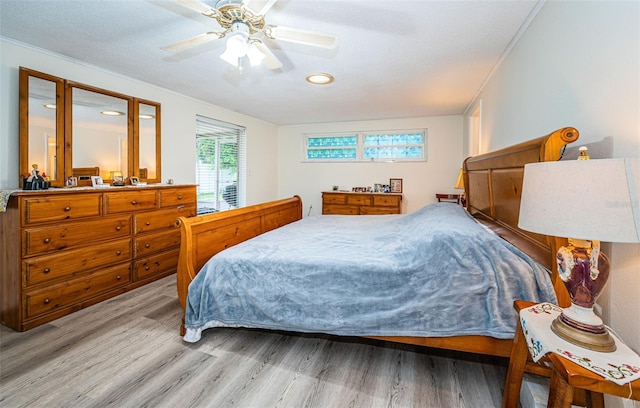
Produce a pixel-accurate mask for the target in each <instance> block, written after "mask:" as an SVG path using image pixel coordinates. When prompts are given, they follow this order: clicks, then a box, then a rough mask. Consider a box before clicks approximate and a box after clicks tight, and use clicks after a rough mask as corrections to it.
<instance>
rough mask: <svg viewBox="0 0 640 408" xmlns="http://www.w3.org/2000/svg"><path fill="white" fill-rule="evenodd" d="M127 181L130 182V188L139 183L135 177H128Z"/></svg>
mask: <svg viewBox="0 0 640 408" xmlns="http://www.w3.org/2000/svg"><path fill="white" fill-rule="evenodd" d="M129 181H130V182H131V185H132V186H135V185H137V184H138V183H139V182H140V179H138V178H137V177H136V176H131V177H129Z"/></svg>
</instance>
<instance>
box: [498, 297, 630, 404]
mask: <svg viewBox="0 0 640 408" xmlns="http://www.w3.org/2000/svg"><path fill="white" fill-rule="evenodd" d="M533 305H535V303H532V302H525V301H522V300H516V301H515V302H514V308H515V309H516V312H517V313H518V315H519V314H520V310H522V309H525V308H527V307H530V306H533ZM543 361H544V362H548V363H550V365H549V366H545V365H542V364H537V363H534V362H533V361H532V359H531V355H530V354H529V349H528V348H527V340H526V338H525V336H524V333H523V331H522V325H521V324H520V323H518V324H517V325H516V334H515V337H514V340H513V346H512V349H511V356H510V360H509V369H508V371H507V379H506V382H505V387H504V393H503V396H502V407H503V408H512V407H518V404H519V400H520V386H521V384H522V377H523V376H524V373H525V371H526V372H529V373H532V374H537V375H542V376H545V377H551V386H550V388H549V400H548V403H547V404H548V405H547V407H554V408H560V407H563V408H564V407H571V404H572V401H573V402H574V403H576V404H578V405H581V406H585V405H587V406H590V407H594V408H595V407H604V398H603V394H610V395H615V396H619V397H623V398H631V399H634V400H640V380H636V381H632V382H631V383H629V384H626V385H617V384H615V383H613V382H611V381H608V380H606V379H605V378H604V377H601V376H599V375H597V374H595V373H593V372H591V371H589V370H587V369H585V368H583V367H580V366H579V365H577V364H575V363H573V362H572V361H569V360H568V359H566V358H564V357H561V356H559V355H557V354H555V353H548V354H547V355H545V356H544V357H543V358H542V360H540V362H543Z"/></svg>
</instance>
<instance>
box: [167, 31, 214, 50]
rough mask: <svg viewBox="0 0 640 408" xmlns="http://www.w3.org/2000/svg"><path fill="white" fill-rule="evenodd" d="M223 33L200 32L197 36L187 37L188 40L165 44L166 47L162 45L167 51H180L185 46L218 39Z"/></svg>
mask: <svg viewBox="0 0 640 408" xmlns="http://www.w3.org/2000/svg"><path fill="white" fill-rule="evenodd" d="M220 34H221V33H217V32H214V31H210V32H208V33H203V34H198V35H196V36H195V37H191V38H187V39H186V40H183V41H180V42H177V43H175V44H171V45H165V46H164V47H160V48H161V49H163V50H165V51H180V50H183V49H185V48H189V47H193V46H195V45H198V44H202V43H205V42H207V41H212V40H217V39H218V38H220V37H221V36H220Z"/></svg>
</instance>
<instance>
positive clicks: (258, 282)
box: [177, 128, 578, 357]
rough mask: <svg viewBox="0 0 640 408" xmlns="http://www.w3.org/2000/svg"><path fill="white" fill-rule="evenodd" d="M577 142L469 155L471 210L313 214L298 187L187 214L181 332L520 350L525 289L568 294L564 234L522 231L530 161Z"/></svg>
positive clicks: (568, 133) (543, 295)
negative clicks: (518, 325)
mask: <svg viewBox="0 0 640 408" xmlns="http://www.w3.org/2000/svg"><path fill="white" fill-rule="evenodd" d="M577 139H578V131H577V130H576V129H574V128H563V129H559V130H557V131H555V132H553V133H551V134H549V135H547V136H543V137H540V138H536V139H534V140H531V141H528V142H524V143H520V144H518V145H515V146H511V147H508V148H505V149H501V150H499V151H496V152H492V153H488V154H484V155H480V156H475V157H470V158H467V159H466V160H465V161H464V163H463V168H464V178H465V190H466V191H465V193H466V197H467V211H464V210H463V209H462V208H461V207H460V206H457V205H455V204H450V203H440V204H432V205H429V206H427V207H425V208H423V209H421V210H419V211H416V212H414V213H411V214H402V215H384V216H358V217H354V216H326V215H324V216H314V217H306V218H304V219H303V217H302V201H301V199H300V197H297V196H295V197H292V198H288V199H283V200H277V201H274V202H269V203H263V204H258V205H253V206H249V207H243V208H238V209H234V210H230V211H225V212H220V213H215V214H210V215H205V216H199V217H193V218H180V219H179V220H178V225H179V227H180V231H181V247H180V255H179V260H178V275H177V285H178V297H179V300H180V304H181V306H182V308H183V310H185V316H186V318H185V317H183V319H182V324H181V327H180V333H181V335H183V336H184V339H185V340H186V341H197V340H198V339H199V337H200V333H201V332H202V330H204V329H207V328H211V327H257V328H263V329H275V330H288V331H301V332H320V333H327V334H333V335H345V336H362V337H368V338H375V339H381V340H387V341H394V342H401V343H408V344H415V345H422V346H429V347H437V348H443V349H450V350H457V351H465V352H473V353H480V354H489V355H495V356H502V357H508V356H509V353H510V349H511V341H512V338H513V332H514V328H515V322H516V320H515V315H514V313H513V309H512V304H513V300H514V299H516V298H524V299H526V300H549V299H550V298H551V299H552V300H554V301H557V302H558V304H560V305H561V306H566V305H568V303H569V300H568V295H567V294H566V289H564V286H563V284H562V282H561V281H560V280H559V277H558V274H557V270H556V264H555V261H554V254H555V248H556V247H557V245H562V244H563V242H561V241H560V240H558V239H556V238H552V237H546V236H542V235H538V234H532V233H528V232H525V231H522V230H519V229H518V228H517V221H518V212H519V204H520V201H519V200H520V188H521V186H522V176H523V171H524V169H523V167H524V164H525V163H530V162H537V161H551V160H558V159H559V158H560V157H561V152H562V151H563V149H564V147H565V146H566V145H567V144H568V143H571V142H574V141H575V140H577ZM445 217H446V218H445ZM445 219H446V220H447V221H446V222H443V221H439V220H445ZM311 231H313V232H311ZM336 231H342V233H337V232H336ZM345 231H346V232H345ZM367 231H369V233H367ZM372 231H375V233H373V232H372ZM418 232H421V233H420V234H418ZM424 232H426V233H424ZM413 236H420V238H419V239H409V238H408V237H413ZM291 242H294V244H291ZM351 246H354V247H356V248H357V250H356V251H351V250H348V249H349V248H350V247H351ZM456 253H460V254H459V255H460V256H456V255H455V254H456ZM283 254H286V255H287V257H285V256H283ZM380 254H383V256H380ZM495 254H498V257H495ZM214 255H216V256H215V257H213V256H214ZM425 256H426V257H425ZM212 257H213V258H212ZM469 264H472V265H469ZM267 265H268V266H267ZM427 267H428V270H427V269H425V268H427ZM202 271H204V272H202ZM478 271H482V273H478ZM505 272H506V273H505ZM549 272H550V273H549ZM427 273H429V274H431V275H426V274H427ZM487 282H488V283H487ZM462 285H464V289H463V290H460V287H461V286H462ZM447 287H449V288H452V289H454V290H453V291H451V290H446V288H447ZM363 293H364V296H363V295H362V294H363ZM435 296H440V298H438V297H435ZM326 305H328V306H329V307H328V308H325V307H324V306H326ZM442 305H445V306H442ZM485 311H486V313H484V312H485ZM483 313H484V314H483ZM460 316H462V317H463V318H459V317H460ZM187 329H188V330H187Z"/></svg>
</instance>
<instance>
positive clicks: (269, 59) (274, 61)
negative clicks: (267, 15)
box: [254, 41, 282, 69]
mask: <svg viewBox="0 0 640 408" xmlns="http://www.w3.org/2000/svg"><path fill="white" fill-rule="evenodd" d="M254 45H255V46H256V48H257V49H258V51H260V52H261V53H262V54H263V55H264V65H265V66H266V67H267V68H269V69H280V68H282V62H280V60H279V59H278V57H276V56H275V55H273V53H272V52H271V50H270V49H269V47H267V46H266V45H264V43H263V42H261V41H257V42H255V43H254Z"/></svg>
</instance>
